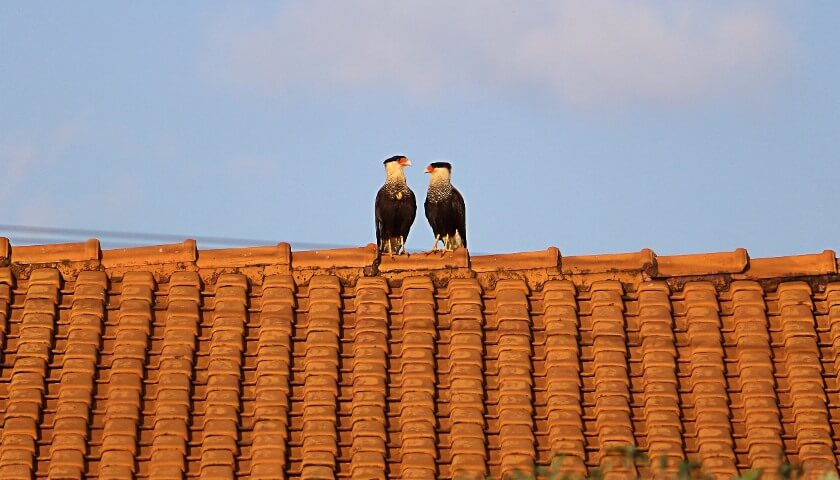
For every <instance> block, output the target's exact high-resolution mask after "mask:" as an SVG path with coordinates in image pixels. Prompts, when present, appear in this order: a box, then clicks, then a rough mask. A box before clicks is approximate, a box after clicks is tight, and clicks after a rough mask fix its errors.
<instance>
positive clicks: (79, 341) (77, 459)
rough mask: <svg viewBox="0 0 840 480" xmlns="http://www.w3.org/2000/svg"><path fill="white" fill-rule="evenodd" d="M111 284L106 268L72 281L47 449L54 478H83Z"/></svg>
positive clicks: (86, 273)
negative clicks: (56, 394) (97, 369)
mask: <svg viewBox="0 0 840 480" xmlns="http://www.w3.org/2000/svg"><path fill="white" fill-rule="evenodd" d="M107 288H108V279H107V277H106V276H105V273H104V272H82V274H80V275H79V277H78V278H77V279H76V282H75V285H74V286H73V300H72V304H71V307H70V320H69V325H68V331H67V335H66V344H65V345H66V346H65V348H64V352H63V359H62V363H61V368H60V370H61V374H60V377H59V378H60V382H59V387H58V405H57V407H56V411H55V422H54V424H53V439H52V443H51V445H50V449H49V452H50V457H49V459H50V461H49V470H48V473H49V476H50V478H79V479H81V478H83V477H84V471H85V457H86V455H87V454H88V449H87V444H88V442H89V440H90V437H89V434H88V425H89V423H90V419H91V418H90V413H91V407H92V405H93V393H94V386H95V385H94V379H95V376H96V361H97V358H98V355H99V345H100V343H101V341H102V326H103V323H104V320H105V308H104V307H105V295H106V291H107Z"/></svg>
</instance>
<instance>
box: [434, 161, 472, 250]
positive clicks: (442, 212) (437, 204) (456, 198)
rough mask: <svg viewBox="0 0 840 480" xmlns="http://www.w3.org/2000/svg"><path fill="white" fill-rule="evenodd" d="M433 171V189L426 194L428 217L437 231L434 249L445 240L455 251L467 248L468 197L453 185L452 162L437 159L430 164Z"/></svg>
mask: <svg viewBox="0 0 840 480" xmlns="http://www.w3.org/2000/svg"><path fill="white" fill-rule="evenodd" d="M426 173H429V174H431V178H430V179H429V191H428V192H427V193H426V203H425V206H426V218H427V219H428V220H429V225H431V226H432V232H433V233H434V234H435V244H434V246H433V247H432V251H433V252H435V251H437V249H438V242H439V241H441V240H443V248H444V250H448V251H452V250H455V249H456V248H458V247H464V248H466V247H467V213H466V207H465V206H464V197H462V196H461V193H460V192H459V191H458V190H456V189H455V187H453V186H452V182H451V177H452V165H450V164H449V163H447V162H435V163H432V164H430V165H429V166H428V167H426Z"/></svg>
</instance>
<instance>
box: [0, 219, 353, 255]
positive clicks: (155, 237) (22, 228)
mask: <svg viewBox="0 0 840 480" xmlns="http://www.w3.org/2000/svg"><path fill="white" fill-rule="evenodd" d="M0 232H12V233H15V234H13V235H6V236H9V237H10V238H11V239H13V240H14V242H13V243H18V242H20V243H30V244H37V243H51V242H52V243H61V242H72V241H78V240H79V239H80V238H81V239H86V238H91V237H94V238H98V239H99V240H100V242H102V243H103V244H107V245H110V246H115V247H121V246H125V247H128V246H137V245H142V244H144V243H148V242H162V243H167V242H182V241H184V239H186V238H192V239H194V240H195V241H196V242H197V243H199V244H207V245H213V246H261V245H276V244H277V243H278V242H277V241H272V240H263V239H252V238H235V237H216V236H201V235H175V234H167V233H146V232H126V231H117V230H87V229H79V228H60V227H41V226H33V225H0ZM17 233H19V234H21V235H16V234H17ZM289 243H290V244H292V245H293V246H294V247H295V248H297V249H303V250H319V249H330V248H348V247H353V246H358V245H342V244H333V243H316V242H294V241H293V242H289Z"/></svg>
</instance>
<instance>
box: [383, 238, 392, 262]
mask: <svg viewBox="0 0 840 480" xmlns="http://www.w3.org/2000/svg"><path fill="white" fill-rule="evenodd" d="M386 243H387V245H388V248H387V249H386V250H385V251H386V252H387V253H388V255H390V256H391V258H394V246H393V245H392V244H391V239H390V238H389V239H388V240H387V241H386Z"/></svg>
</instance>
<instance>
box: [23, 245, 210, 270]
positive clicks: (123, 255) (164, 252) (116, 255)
mask: <svg viewBox="0 0 840 480" xmlns="http://www.w3.org/2000/svg"><path fill="white" fill-rule="evenodd" d="M197 258H198V249H197V248H196V244H195V240H192V239H187V240H184V241H183V242H181V243H169V244H165V245H152V246H148V247H132V248H117V249H113V250H102V260H101V262H102V265H103V266H104V267H105V268H110V267H135V266H140V265H157V264H162V263H183V262H189V263H192V262H195V261H196V259H197ZM12 260H16V259H15V258H14V256H13V257H12Z"/></svg>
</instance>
